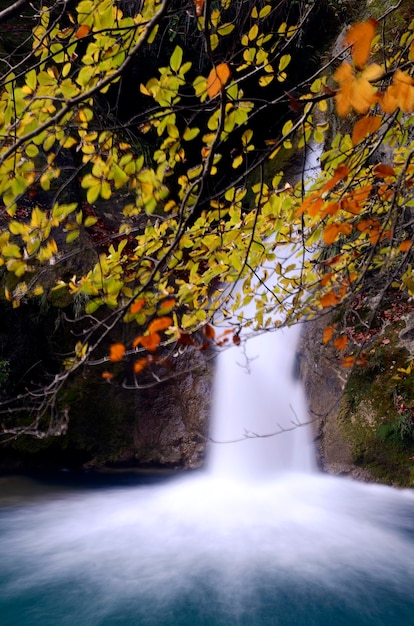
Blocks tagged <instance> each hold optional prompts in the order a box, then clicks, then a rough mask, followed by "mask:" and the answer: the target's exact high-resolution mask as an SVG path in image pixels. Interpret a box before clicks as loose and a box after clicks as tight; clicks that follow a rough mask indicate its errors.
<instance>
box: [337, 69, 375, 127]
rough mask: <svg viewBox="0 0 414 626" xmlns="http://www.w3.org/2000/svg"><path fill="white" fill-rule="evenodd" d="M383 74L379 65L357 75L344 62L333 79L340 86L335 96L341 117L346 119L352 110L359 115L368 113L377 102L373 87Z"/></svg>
mask: <svg viewBox="0 0 414 626" xmlns="http://www.w3.org/2000/svg"><path fill="white" fill-rule="evenodd" d="M382 74H383V69H382V67H381V66H380V65H378V64H377V63H372V64H371V65H368V67H366V68H365V69H364V70H363V71H362V72H358V74H355V72H354V70H353V68H352V67H351V65H350V64H349V63H347V62H346V61H344V62H343V63H342V64H341V65H340V66H339V67H338V69H337V70H336V72H335V74H334V76H333V78H334V80H335V81H336V82H337V83H338V84H339V89H338V90H337V92H336V94H335V101H336V110H337V112H338V115H339V116H340V117H346V116H347V115H348V113H350V111H351V110H352V109H355V111H356V112H357V113H361V114H365V113H368V110H369V108H370V107H371V106H372V105H373V104H375V102H376V98H377V96H376V90H375V88H374V87H373V86H372V85H371V82H372V81H375V80H378V79H379V78H381V76H382Z"/></svg>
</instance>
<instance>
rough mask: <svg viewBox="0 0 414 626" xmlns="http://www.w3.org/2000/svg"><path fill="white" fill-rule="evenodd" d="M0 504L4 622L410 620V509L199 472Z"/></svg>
mask: <svg viewBox="0 0 414 626" xmlns="http://www.w3.org/2000/svg"><path fill="white" fill-rule="evenodd" d="M47 495H48V497H47V498H44V497H43V496H40V495H39V494H38V495H37V497H36V498H33V500H32V501H30V502H29V503H28V502H27V501H26V503H14V504H11V505H10V504H9V505H8V506H4V507H3V508H2V509H0V534H1V546H2V549H1V552H2V554H1V563H0V615H1V624H2V626H26V625H27V626H57V625H59V626H60V625H62V626H98V625H99V626H118V625H119V626H132V625H154V626H173V625H174V626H216V625H223V626H225V625H240V626H256V625H258V626H259V625H275V626H276V625H277V626H287V625H291V624H292V625H293V624H295V625H300V626H332V625H334V624H335V625H338V626H342V625H343V626H351V625H352V626H388V625H389V626H394V625H396V624H398V625H400V626H405V625H407V626H408V625H412V624H414V594H413V589H414V533H413V527H414V525H413V520H414V501H413V497H412V494H411V493H410V492H407V491H402V492H398V491H396V490H392V489H388V488H385V487H379V486H375V485H374V486H368V485H363V484H357V483H353V482H351V481H347V480H343V479H342V480H341V479H334V478H329V477H326V476H321V475H317V474H315V475H309V474H295V473H289V474H285V475H282V476H279V477H278V478H277V480H271V481H267V482H266V483H265V484H263V483H258V482H255V481H252V482H245V483H244V484H242V483H240V482H235V481H232V480H228V481H226V480H224V479H222V480H218V479H215V478H213V477H211V476H209V475H207V474H206V475H203V474H199V475H197V476H193V477H191V478H186V479H182V478H178V479H174V480H168V481H167V482H165V481H163V480H161V481H160V482H159V483H154V482H152V483H151V484H147V485H146V484H138V485H129V486H126V487H125V486H124V487H119V488H113V487H110V488H106V487H104V486H103V485H100V486H98V487H97V486H94V487H92V488H88V489H79V488H74V487H73V486H72V487H71V488H69V489H68V488H65V489H64V490H59V489H57V488H56V485H54V486H53V489H51V490H50V488H49V487H48V492H47Z"/></svg>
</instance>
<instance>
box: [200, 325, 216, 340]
mask: <svg viewBox="0 0 414 626" xmlns="http://www.w3.org/2000/svg"><path fill="white" fill-rule="evenodd" d="M203 333H204V335H205V336H206V337H207V339H214V337H215V336H216V331H215V330H214V328H213V327H212V326H210V324H206V325H205V326H204V328H203Z"/></svg>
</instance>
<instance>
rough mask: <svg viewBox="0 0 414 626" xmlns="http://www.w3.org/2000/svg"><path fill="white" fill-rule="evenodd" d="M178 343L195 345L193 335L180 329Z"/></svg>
mask: <svg viewBox="0 0 414 626" xmlns="http://www.w3.org/2000/svg"><path fill="white" fill-rule="evenodd" d="M177 343H180V344H181V345H182V346H193V345H194V339H193V338H192V337H191V335H190V333H185V332H184V331H182V330H180V334H179V336H178V339H177Z"/></svg>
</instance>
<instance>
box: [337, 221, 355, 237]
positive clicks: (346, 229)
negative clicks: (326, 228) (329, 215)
mask: <svg viewBox="0 0 414 626" xmlns="http://www.w3.org/2000/svg"><path fill="white" fill-rule="evenodd" d="M339 232H340V233H342V234H343V235H346V236H348V235H350V234H351V233H352V224H348V223H347V222H345V224H341V225H340V226H339Z"/></svg>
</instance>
